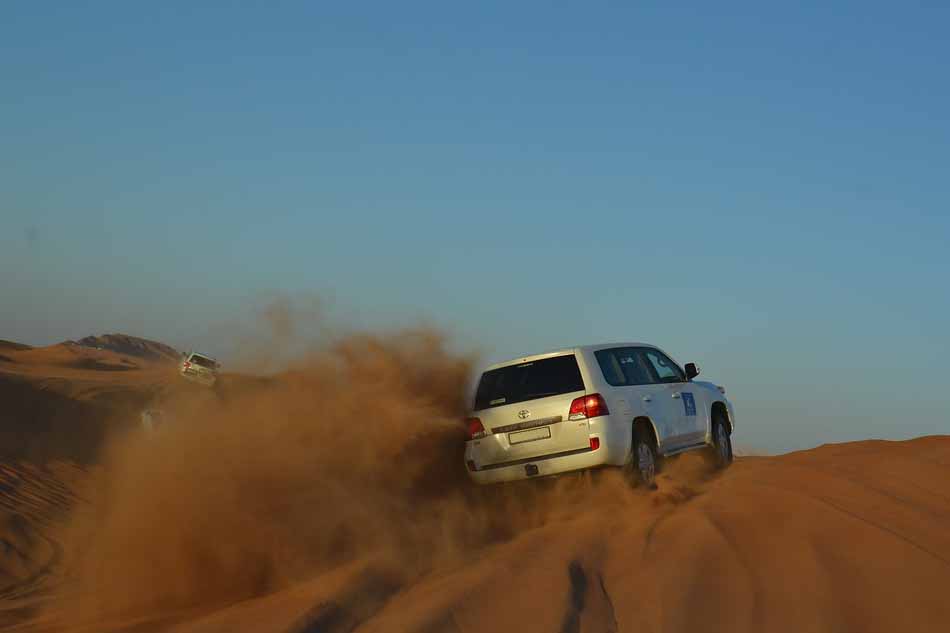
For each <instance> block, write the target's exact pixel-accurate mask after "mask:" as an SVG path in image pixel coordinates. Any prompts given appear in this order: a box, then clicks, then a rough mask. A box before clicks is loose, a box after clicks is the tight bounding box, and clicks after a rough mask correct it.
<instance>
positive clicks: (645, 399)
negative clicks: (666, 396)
mask: <svg viewBox="0 0 950 633" xmlns="http://www.w3.org/2000/svg"><path fill="white" fill-rule="evenodd" d="M643 401H644V402H653V398H651V397H650V396H643Z"/></svg>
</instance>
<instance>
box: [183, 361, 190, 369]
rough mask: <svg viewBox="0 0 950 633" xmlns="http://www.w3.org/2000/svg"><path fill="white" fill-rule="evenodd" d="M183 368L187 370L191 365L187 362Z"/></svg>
mask: <svg viewBox="0 0 950 633" xmlns="http://www.w3.org/2000/svg"><path fill="white" fill-rule="evenodd" d="M184 367H185V369H188V368H189V367H191V363H189V362H188V361H185V365H184Z"/></svg>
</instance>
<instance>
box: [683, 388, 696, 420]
mask: <svg viewBox="0 0 950 633" xmlns="http://www.w3.org/2000/svg"><path fill="white" fill-rule="evenodd" d="M683 408H684V409H686V411H685V413H686V415H696V401H695V400H693V394H691V393H685V392H684V393H683Z"/></svg>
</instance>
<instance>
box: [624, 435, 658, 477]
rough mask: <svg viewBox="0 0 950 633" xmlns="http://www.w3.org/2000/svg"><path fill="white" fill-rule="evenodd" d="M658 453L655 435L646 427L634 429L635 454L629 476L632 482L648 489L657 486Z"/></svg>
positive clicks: (630, 464)
mask: <svg viewBox="0 0 950 633" xmlns="http://www.w3.org/2000/svg"><path fill="white" fill-rule="evenodd" d="M656 470H657V454H656V443H655V442H654V441H653V435H652V434H651V433H649V432H648V431H647V430H646V429H645V428H644V427H642V426H638V427H637V428H635V429H634V430H633V455H631V456H630V463H629V464H628V476H629V478H630V480H631V483H633V484H634V485H641V486H644V487H645V488H647V489H648V490H654V489H655V488H656Z"/></svg>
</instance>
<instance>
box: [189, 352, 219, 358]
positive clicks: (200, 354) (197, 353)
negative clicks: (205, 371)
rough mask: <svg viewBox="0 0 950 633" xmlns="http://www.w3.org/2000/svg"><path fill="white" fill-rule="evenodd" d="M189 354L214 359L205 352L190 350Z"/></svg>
mask: <svg viewBox="0 0 950 633" xmlns="http://www.w3.org/2000/svg"><path fill="white" fill-rule="evenodd" d="M188 355H189V356H201V357H202V358H207V359H208V360H215V358H214V357H213V356H208V355H207V354H202V353H201V352H190V353H189V354H188Z"/></svg>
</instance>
